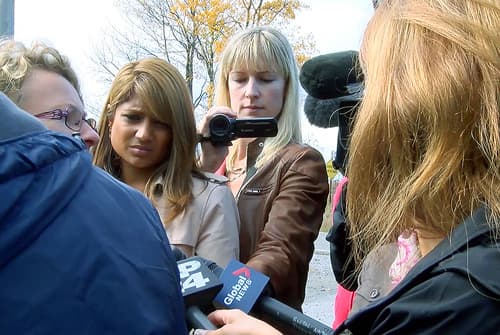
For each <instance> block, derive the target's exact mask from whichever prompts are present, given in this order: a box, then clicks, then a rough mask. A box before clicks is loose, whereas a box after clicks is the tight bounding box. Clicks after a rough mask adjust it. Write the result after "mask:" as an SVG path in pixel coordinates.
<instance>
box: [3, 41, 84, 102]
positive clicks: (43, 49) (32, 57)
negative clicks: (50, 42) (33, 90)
mask: <svg viewBox="0 0 500 335" xmlns="http://www.w3.org/2000/svg"><path fill="white" fill-rule="evenodd" d="M34 69H41V70H46V71H50V72H55V73H57V74H59V75H61V76H62V77H64V78H65V79H66V80H68V81H69V82H70V84H71V85H72V86H73V87H74V88H75V90H76V92H77V93H78V96H79V97H80V100H82V102H83V99H82V95H81V92H80V84H79V82H78V78H77V76H76V73H75V71H74V70H73V68H72V67H71V64H70V62H69V60H68V58H67V57H66V56H64V55H62V54H60V53H59V51H57V50H56V49H54V48H52V47H49V46H47V45H46V44H44V43H42V42H34V43H33V44H32V46H31V47H30V48H27V47H26V46H25V45H24V44H23V43H21V42H18V41H15V40H11V39H4V40H0V91H2V92H4V93H5V94H6V95H7V96H8V97H9V98H10V99H11V100H12V101H14V102H15V103H16V104H18V105H19V104H20V103H21V100H22V93H21V87H22V85H23V82H24V80H25V79H26V78H27V77H28V76H29V75H30V74H31V72H32V71H33V70H34Z"/></svg>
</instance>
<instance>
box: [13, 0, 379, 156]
mask: <svg viewBox="0 0 500 335" xmlns="http://www.w3.org/2000/svg"><path fill="white" fill-rule="evenodd" d="M114 1H115V0H83V1H77V0H16V2H15V27H14V35H15V38H16V39H18V40H21V41H23V42H24V43H27V44H31V42H32V41H35V40H43V41H45V42H47V43H49V44H50V45H52V46H54V47H56V48H57V49H58V50H59V51H61V52H62V53H64V54H66V55H67V56H68V57H69V58H70V60H71V62H72V64H73V66H74V68H75V69H76V71H77V74H78V76H79V78H80V80H81V85H82V93H83V95H84V99H85V100H86V102H87V104H91V105H93V106H95V107H97V108H98V109H100V104H102V102H103V99H104V96H105V93H106V92H105V89H106V87H105V86H103V85H102V84H101V83H99V82H98V81H97V80H96V78H95V72H94V66H93V65H92V63H91V62H90V59H89V55H91V54H92V46H93V45H94V44H95V43H94V42H95V41H96V40H99V39H100V34H101V33H102V30H103V29H105V28H106V27H108V26H109V24H110V23H113V22H117V20H119V13H118V12H117V11H116V10H115V9H114V6H113V3H114ZM303 2H304V3H305V4H307V5H308V6H309V7H310V8H309V9H307V10H304V11H302V12H300V13H299V14H298V17H297V24H298V25H299V26H300V27H301V32H304V33H311V34H312V36H313V37H314V39H315V42H316V47H317V49H318V54H323V53H330V52H335V51H342V50H358V49H359V44H360V42H361V37H362V33H363V31H364V28H365V26H366V24H367V22H368V20H369V18H370V16H371V15H372V12H373V9H372V5H371V0H303ZM303 132H304V138H305V139H311V138H315V139H316V140H315V141H313V142H314V143H315V145H316V146H317V147H318V149H319V150H320V151H321V152H322V153H323V155H324V156H325V157H326V158H327V159H329V158H330V151H331V149H334V148H335V143H336V129H326V130H324V129H319V128H316V127H311V126H309V125H308V123H307V121H305V122H303Z"/></svg>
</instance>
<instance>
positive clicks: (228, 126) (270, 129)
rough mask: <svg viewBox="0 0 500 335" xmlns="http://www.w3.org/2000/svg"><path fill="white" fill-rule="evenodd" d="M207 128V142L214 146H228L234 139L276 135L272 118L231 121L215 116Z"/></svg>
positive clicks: (225, 117) (222, 115)
mask: <svg viewBox="0 0 500 335" xmlns="http://www.w3.org/2000/svg"><path fill="white" fill-rule="evenodd" d="M209 128H210V137H209V140H210V142H212V144H213V145H216V146H222V145H226V146H230V145H231V141H233V140H234V139H236V138H254V137H274V136H276V134H277V133H278V123H277V122H276V119H275V118H273V117H260V118H240V119H233V118H230V117H228V116H226V115H224V114H216V115H214V116H213V117H212V119H211V120H210V123H209Z"/></svg>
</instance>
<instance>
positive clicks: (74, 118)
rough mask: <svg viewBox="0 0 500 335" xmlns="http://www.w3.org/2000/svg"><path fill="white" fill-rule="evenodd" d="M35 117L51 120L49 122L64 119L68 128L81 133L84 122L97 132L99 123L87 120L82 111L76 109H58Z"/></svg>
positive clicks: (90, 119)
mask: <svg viewBox="0 0 500 335" xmlns="http://www.w3.org/2000/svg"><path fill="white" fill-rule="evenodd" d="M34 116H35V117H37V118H39V119H49V120H62V119H63V118H64V124H65V125H66V127H68V128H69V129H71V130H73V131H80V130H81V129H82V125H83V122H87V124H88V125H89V126H90V128H92V129H94V130H96V126H97V121H96V120H95V119H92V118H85V115H84V114H83V112H82V111H80V110H78V109H76V108H74V107H71V106H69V107H66V108H64V109H62V108H56V109H54V110H51V111H48V112H44V113H40V114H36V115H34Z"/></svg>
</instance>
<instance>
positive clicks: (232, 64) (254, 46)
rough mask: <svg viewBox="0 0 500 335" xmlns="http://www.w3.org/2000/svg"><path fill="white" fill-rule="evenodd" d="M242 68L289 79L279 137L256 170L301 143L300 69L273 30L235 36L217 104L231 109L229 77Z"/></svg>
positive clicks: (270, 142) (225, 54) (224, 59)
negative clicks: (290, 146)
mask: <svg viewBox="0 0 500 335" xmlns="http://www.w3.org/2000/svg"><path fill="white" fill-rule="evenodd" d="M238 67H243V68H246V69H254V70H257V71H269V70H271V71H275V72H277V73H279V74H280V75H281V76H282V77H283V78H284V79H285V83H286V84H285V92H284V101H283V108H282V110H281V113H280V114H279V116H278V118H279V119H278V134H277V136H276V137H271V138H268V139H267V140H266V141H265V144H264V148H263V150H262V153H261V154H260V156H259V157H258V158H257V162H256V167H257V168H258V167H260V166H262V165H263V164H264V163H265V162H267V161H268V160H269V159H271V158H272V157H273V156H274V155H275V154H276V152H277V151H279V150H280V149H282V148H283V147H284V146H286V145H287V144H289V143H291V142H294V143H300V142H301V141H302V138H301V130H300V118H299V110H298V108H299V102H298V99H299V93H298V92H299V91H298V90H299V87H298V82H299V81H298V66H297V62H296V60H295V57H294V54H293V50H292V47H291V46H290V43H289V42H288V40H287V39H286V37H285V36H284V35H283V34H282V33H280V32H279V31H278V30H276V29H273V28H270V27H255V28H251V29H249V30H245V31H243V32H241V33H239V34H237V35H236V36H234V37H233V38H232V39H231V40H230V41H229V42H228V44H227V46H226V47H225V49H224V52H223V54H222V58H221V62H220V68H219V72H218V80H217V86H216V91H215V97H216V104H217V105H222V106H231V99H230V96H229V87H228V78H229V73H230V72H231V71H232V70H233V69H235V68H238ZM238 145H239V144H238V141H235V144H234V145H233V146H232V147H231V148H230V152H229V156H228V159H227V163H228V167H229V168H230V167H231V164H232V161H233V160H234V157H235V154H236V152H237V147H238Z"/></svg>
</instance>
